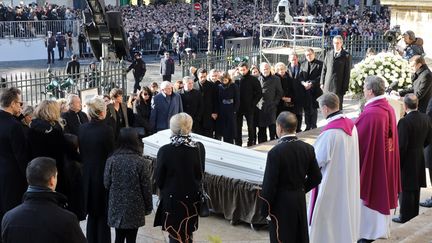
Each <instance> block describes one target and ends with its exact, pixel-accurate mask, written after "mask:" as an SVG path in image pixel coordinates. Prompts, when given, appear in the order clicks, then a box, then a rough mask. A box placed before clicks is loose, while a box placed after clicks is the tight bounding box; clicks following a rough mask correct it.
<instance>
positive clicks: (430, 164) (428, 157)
mask: <svg viewBox="0 0 432 243" xmlns="http://www.w3.org/2000/svg"><path fill="white" fill-rule="evenodd" d="M426 115H428V117H429V120H430V121H431V122H432V99H430V100H429V104H428V106H427V109H426ZM424 156H425V165H426V168H428V169H429V170H428V171H429V181H430V182H431V183H432V145H431V144H429V145H427V146H426V148H425V150H424ZM420 206H422V207H427V208H430V207H432V198H428V199H426V200H425V201H423V202H420Z"/></svg>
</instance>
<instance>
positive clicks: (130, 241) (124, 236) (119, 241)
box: [115, 229, 138, 243]
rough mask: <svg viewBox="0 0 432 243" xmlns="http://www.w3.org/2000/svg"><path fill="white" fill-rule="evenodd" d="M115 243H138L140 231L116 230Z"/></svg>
mask: <svg viewBox="0 0 432 243" xmlns="http://www.w3.org/2000/svg"><path fill="white" fill-rule="evenodd" d="M115 232H116V238H115V243H124V241H125V240H126V243H136V237H137V233H138V229H115Z"/></svg>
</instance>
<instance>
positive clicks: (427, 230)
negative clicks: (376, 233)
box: [374, 208, 432, 243]
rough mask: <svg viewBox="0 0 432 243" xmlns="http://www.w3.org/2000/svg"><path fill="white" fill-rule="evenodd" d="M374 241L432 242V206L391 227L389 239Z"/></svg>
mask: <svg viewBox="0 0 432 243" xmlns="http://www.w3.org/2000/svg"><path fill="white" fill-rule="evenodd" d="M374 242H377V243H384V242H385V243H390V242H401V243H402V242H403V243H423V242H432V208H429V209H426V210H425V211H424V212H422V213H420V214H419V215H418V216H417V217H415V218H414V219H412V220H410V221H409V222H407V223H405V224H402V225H400V226H398V227H394V228H392V230H391V236H390V238H389V239H382V240H376V241H374Z"/></svg>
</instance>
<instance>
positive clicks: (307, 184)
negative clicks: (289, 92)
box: [260, 111, 321, 243]
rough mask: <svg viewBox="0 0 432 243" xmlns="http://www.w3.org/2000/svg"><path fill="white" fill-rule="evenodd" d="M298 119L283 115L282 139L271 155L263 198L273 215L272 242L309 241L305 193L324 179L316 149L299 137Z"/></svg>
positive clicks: (279, 131)
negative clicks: (297, 133) (296, 133)
mask: <svg viewBox="0 0 432 243" xmlns="http://www.w3.org/2000/svg"><path fill="white" fill-rule="evenodd" d="M296 130H297V118H296V116H295V115H294V114H293V113H291V112H288V111H284V112H282V113H280V114H279V116H278V117H277V121H276V132H277V135H278V137H279V142H278V144H277V145H275V146H274V147H273V148H272V149H271V150H270V151H269V152H268V155H267V162H266V168H265V171H264V179H263V183H262V191H261V196H260V198H261V199H262V200H263V201H264V203H263V206H262V208H261V214H262V216H264V217H267V218H270V222H269V233H270V242H284V243H285V242H309V237H308V226H307V216H306V207H305V204H306V199H305V194H306V193H307V192H308V191H309V190H311V189H312V188H314V187H316V186H317V185H318V184H319V183H320V182H321V172H320V170H319V167H318V164H317V161H316V159H315V153H314V148H313V147H312V145H309V144H307V143H305V142H303V141H301V140H299V139H297V137H296V135H295V132H296Z"/></svg>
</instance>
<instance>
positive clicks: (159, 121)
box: [150, 81, 183, 132]
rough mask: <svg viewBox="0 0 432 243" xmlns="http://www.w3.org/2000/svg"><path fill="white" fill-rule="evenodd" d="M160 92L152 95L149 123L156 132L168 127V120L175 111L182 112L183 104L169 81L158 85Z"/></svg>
mask: <svg viewBox="0 0 432 243" xmlns="http://www.w3.org/2000/svg"><path fill="white" fill-rule="evenodd" d="M160 88H161V92H160V93H158V94H157V95H155V96H154V97H153V100H152V104H151V106H152V110H151V113H150V124H151V125H152V126H153V128H154V131H155V132H158V131H161V130H164V129H168V128H169V120H170V119H171V117H172V116H173V115H175V114H177V113H180V112H183V104H182V100H181V97H180V95H179V94H177V93H174V92H173V86H172V84H171V82H169V81H163V82H162V84H161V85H160Z"/></svg>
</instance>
